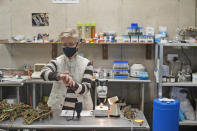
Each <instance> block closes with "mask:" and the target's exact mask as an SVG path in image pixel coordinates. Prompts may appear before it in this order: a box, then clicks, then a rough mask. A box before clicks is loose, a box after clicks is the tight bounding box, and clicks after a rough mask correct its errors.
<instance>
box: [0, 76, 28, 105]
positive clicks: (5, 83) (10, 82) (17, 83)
mask: <svg viewBox="0 0 197 131" xmlns="http://www.w3.org/2000/svg"><path fill="white" fill-rule="evenodd" d="M25 79H26V78H21V79H16V78H14V77H4V78H2V79H1V81H0V99H1V100H2V95H3V94H2V88H3V87H16V97H17V98H16V99H17V103H19V102H20V87H22V86H23V84H24V81H25Z"/></svg>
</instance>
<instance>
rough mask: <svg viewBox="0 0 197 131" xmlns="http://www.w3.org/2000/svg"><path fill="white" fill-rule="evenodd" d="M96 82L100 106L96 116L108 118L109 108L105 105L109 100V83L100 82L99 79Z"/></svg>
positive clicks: (97, 108) (96, 110)
mask: <svg viewBox="0 0 197 131" xmlns="http://www.w3.org/2000/svg"><path fill="white" fill-rule="evenodd" d="M95 81H96V86H97V87H96V91H97V95H98V100H99V105H98V106H96V107H95V111H94V115H95V116H96V117H97V116H99V117H106V116H108V106H106V105H104V103H105V101H106V98H107V90H108V87H107V86H108V81H107V80H106V81H100V80H98V79H96V80H95Z"/></svg>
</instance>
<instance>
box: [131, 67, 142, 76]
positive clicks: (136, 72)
mask: <svg viewBox="0 0 197 131" xmlns="http://www.w3.org/2000/svg"><path fill="white" fill-rule="evenodd" d="M140 72H145V67H144V66H143V65H142V64H133V65H132V66H131V67H130V76H131V77H140Z"/></svg>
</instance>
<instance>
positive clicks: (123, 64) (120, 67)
mask: <svg viewBox="0 0 197 131" xmlns="http://www.w3.org/2000/svg"><path fill="white" fill-rule="evenodd" d="M113 75H114V78H128V75H129V65H128V61H114V65H113Z"/></svg>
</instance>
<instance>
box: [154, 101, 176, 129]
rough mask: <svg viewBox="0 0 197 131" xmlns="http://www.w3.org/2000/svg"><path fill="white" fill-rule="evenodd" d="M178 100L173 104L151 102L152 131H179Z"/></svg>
mask: <svg viewBox="0 0 197 131" xmlns="http://www.w3.org/2000/svg"><path fill="white" fill-rule="evenodd" d="M179 106H180V103H179V101H178V100H175V101H174V102H162V101H159V100H158V99H154V101H153V131H178V130H179Z"/></svg>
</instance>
